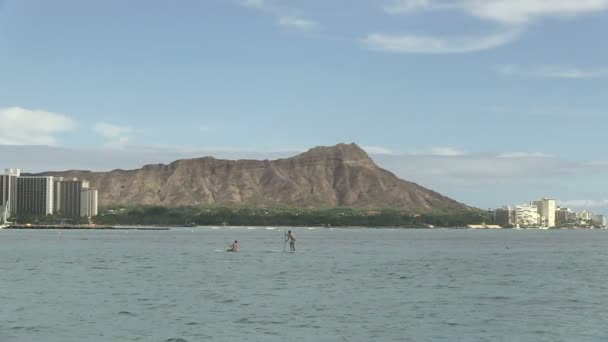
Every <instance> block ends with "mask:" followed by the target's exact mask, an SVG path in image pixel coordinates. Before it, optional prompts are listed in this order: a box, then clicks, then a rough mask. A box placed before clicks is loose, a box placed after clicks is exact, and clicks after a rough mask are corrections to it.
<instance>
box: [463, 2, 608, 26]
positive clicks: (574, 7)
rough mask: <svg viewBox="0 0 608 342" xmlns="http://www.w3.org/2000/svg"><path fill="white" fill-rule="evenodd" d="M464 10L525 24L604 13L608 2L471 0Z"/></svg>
mask: <svg viewBox="0 0 608 342" xmlns="http://www.w3.org/2000/svg"><path fill="white" fill-rule="evenodd" d="M464 8H466V9H467V10H468V11H469V12H470V13H472V14H474V15H476V16H478V17H480V18H484V19H489V20H495V21H498V22H502V23H507V24H524V23H528V22H530V21H532V20H535V19H538V18H541V17H549V16H575V15H580V14H587V13H592V12H598V11H604V10H607V9H608V0H469V1H466V3H465V6H464Z"/></svg>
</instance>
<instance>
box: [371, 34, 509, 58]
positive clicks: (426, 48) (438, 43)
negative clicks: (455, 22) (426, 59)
mask: <svg viewBox="0 0 608 342" xmlns="http://www.w3.org/2000/svg"><path fill="white" fill-rule="evenodd" d="M519 34H520V32H519V30H512V31H508V32H504V33H497V34H492V35H488V36H480V37H457V38H448V39H446V38H440V37H430V36H418V35H407V34H405V35H389V34H384V33H373V34H370V35H368V36H367V37H365V39H363V43H364V44H365V45H367V46H368V47H369V48H371V49H373V50H381V51H388V52H400V53H425V54H444V53H466V52H474V51H481V50H487V49H493V48H496V47H499V46H502V45H505V44H508V43H510V42H512V41H514V40H515V39H517V37H519Z"/></svg>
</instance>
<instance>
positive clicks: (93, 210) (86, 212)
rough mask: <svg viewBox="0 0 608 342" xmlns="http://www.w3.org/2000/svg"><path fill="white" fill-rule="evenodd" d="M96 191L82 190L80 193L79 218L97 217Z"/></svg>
mask: <svg viewBox="0 0 608 342" xmlns="http://www.w3.org/2000/svg"><path fill="white" fill-rule="evenodd" d="M97 196H98V195H97V190H96V189H82V190H81V191H80V216H81V217H88V218H91V217H93V216H97Z"/></svg>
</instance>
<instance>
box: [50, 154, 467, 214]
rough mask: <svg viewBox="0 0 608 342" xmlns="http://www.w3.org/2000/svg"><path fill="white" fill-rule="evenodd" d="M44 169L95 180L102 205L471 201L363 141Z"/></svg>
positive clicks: (416, 208) (428, 206)
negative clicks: (435, 187) (123, 166)
mask: <svg viewBox="0 0 608 342" xmlns="http://www.w3.org/2000/svg"><path fill="white" fill-rule="evenodd" d="M38 175H50V176H61V177H68V178H73V177H77V178H79V179H86V180H89V181H90V184H91V187H94V188H97V189H99V203H100V205H102V206H104V205H111V204H149V205H204V204H217V205H254V206H272V205H287V206H296V207H309V208H321V207H337V206H352V207H359V208H383V207H391V208H399V209H404V210H409V211H411V212H425V211H429V210H432V209H438V210H468V209H471V208H470V207H468V206H466V205H464V204H462V203H459V202H456V201H454V200H452V199H450V198H447V197H445V196H442V195H441V194H439V193H436V192H434V191H431V190H428V189H426V188H424V187H421V186H419V185H417V184H415V183H412V182H408V181H404V180H401V179H399V178H397V177H396V176H395V175H394V174H392V173H390V172H388V171H386V170H384V169H381V168H379V167H378V166H377V165H376V164H375V163H374V162H373V161H372V160H371V159H370V158H369V156H368V155H367V153H366V152H365V151H364V150H362V149H361V148H360V147H359V146H357V145H355V144H349V145H347V144H339V145H336V146H332V147H315V148H313V149H311V150H309V151H307V152H305V153H302V154H299V155H297V156H294V157H291V158H284V159H277V160H273V161H269V160H236V161H235V160H221V159H215V158H213V157H205V158H196V159H183V160H177V161H174V162H172V163H171V164H169V165H164V164H156V165H146V166H144V167H142V168H141V169H137V170H128V171H125V170H113V171H110V172H91V171H77V170H71V171H65V172H44V173H41V174H38Z"/></svg>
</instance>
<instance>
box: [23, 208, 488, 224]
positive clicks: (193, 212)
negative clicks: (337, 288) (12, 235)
mask: <svg viewBox="0 0 608 342" xmlns="http://www.w3.org/2000/svg"><path fill="white" fill-rule="evenodd" d="M493 221H494V216H493V213H491V212H485V211H481V210H467V211H452V212H445V211H429V212H426V213H411V212H407V211H403V210H398V209H391V208H382V209H360V208H327V209H303V208H289V207H272V208H255V207H227V206H222V207H195V206H180V207H167V206H112V207H106V208H102V209H101V210H100V213H99V215H98V216H96V217H94V218H93V220H92V222H91V221H89V220H88V219H87V218H82V219H73V218H65V217H62V216H61V215H49V216H43V217H40V216H17V217H14V218H13V222H14V223H15V224H21V225H24V224H32V225H89V224H95V225H100V226H117V225H148V226H318V227H402V228H421V227H465V226H467V225H471V224H484V223H485V224H493V223H494V222H493Z"/></svg>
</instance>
